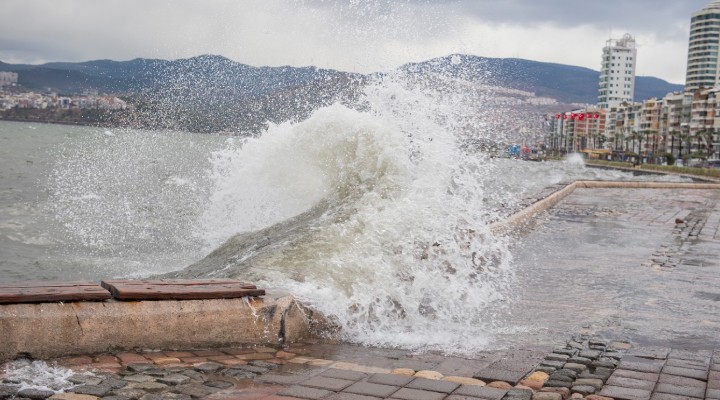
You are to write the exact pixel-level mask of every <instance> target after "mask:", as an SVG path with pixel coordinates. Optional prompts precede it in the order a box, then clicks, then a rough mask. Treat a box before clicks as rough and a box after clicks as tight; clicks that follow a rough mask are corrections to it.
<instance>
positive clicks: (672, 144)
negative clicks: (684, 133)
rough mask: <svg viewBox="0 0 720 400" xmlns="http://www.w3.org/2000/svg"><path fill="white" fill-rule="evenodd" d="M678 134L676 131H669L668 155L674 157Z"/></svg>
mask: <svg viewBox="0 0 720 400" xmlns="http://www.w3.org/2000/svg"><path fill="white" fill-rule="evenodd" d="M679 134H680V132H678V131H670V154H672V155H673V156H674V155H675V138H676V137H677V136H678V135H679Z"/></svg>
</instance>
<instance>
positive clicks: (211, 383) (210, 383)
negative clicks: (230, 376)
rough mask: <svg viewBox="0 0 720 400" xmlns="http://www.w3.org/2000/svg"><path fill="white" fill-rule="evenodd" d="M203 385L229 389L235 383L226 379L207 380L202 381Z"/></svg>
mask: <svg viewBox="0 0 720 400" xmlns="http://www.w3.org/2000/svg"><path fill="white" fill-rule="evenodd" d="M204 385H205V386H209V387H212V388H217V389H229V388H231V387H233V386H235V384H233V383H231V382H227V381H207V382H205V383H204Z"/></svg>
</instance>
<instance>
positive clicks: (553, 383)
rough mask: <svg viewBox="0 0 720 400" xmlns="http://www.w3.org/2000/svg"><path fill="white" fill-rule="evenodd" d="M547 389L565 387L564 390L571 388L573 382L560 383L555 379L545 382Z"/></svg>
mask: <svg viewBox="0 0 720 400" xmlns="http://www.w3.org/2000/svg"><path fill="white" fill-rule="evenodd" d="M545 386H546V387H564V388H571V387H572V386H573V382H572V381H559V380H555V379H550V380H548V381H547V382H545Z"/></svg>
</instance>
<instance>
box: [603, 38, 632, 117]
mask: <svg viewBox="0 0 720 400" xmlns="http://www.w3.org/2000/svg"><path fill="white" fill-rule="evenodd" d="M636 61H637V49H636V48H635V38H633V37H632V35H630V34H629V33H626V34H625V35H623V37H622V39H609V40H608V41H607V42H606V44H605V47H603V57H602V68H600V93H599V96H598V107H600V108H605V109H607V108H611V107H613V106H617V105H618V104H621V103H622V102H624V101H627V102H632V101H633V97H634V96H635V65H636Z"/></svg>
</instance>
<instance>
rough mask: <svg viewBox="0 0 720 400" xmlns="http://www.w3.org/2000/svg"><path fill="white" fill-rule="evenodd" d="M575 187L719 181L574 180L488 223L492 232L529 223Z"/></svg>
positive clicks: (638, 186) (714, 186) (674, 185)
mask: <svg viewBox="0 0 720 400" xmlns="http://www.w3.org/2000/svg"><path fill="white" fill-rule="evenodd" d="M577 188H583V189H686V190H687V189H706V190H720V183H685V182H638V181H631V182H628V181H574V182H571V183H569V184H567V185H565V186H564V187H563V188H562V189H559V190H557V191H555V192H553V193H552V194H550V195H548V196H546V197H545V198H543V199H540V200H538V201H536V202H535V203H533V204H531V205H529V206H528V207H526V208H524V209H522V210H520V211H518V212H516V213H514V214H512V215H510V216H509V217H508V218H506V219H505V220H504V221H499V222H495V223H493V224H491V225H490V230H491V231H492V232H493V233H494V234H496V235H497V234H508V233H510V232H512V231H513V230H515V229H517V228H519V227H521V226H523V225H525V224H527V223H529V222H530V221H531V220H532V219H534V218H535V217H536V216H537V215H538V214H539V213H541V212H543V211H546V210H548V209H550V208H551V207H553V206H555V205H556V204H557V203H559V202H560V201H562V200H563V199H564V198H565V197H567V196H569V195H570V194H571V193H572V192H574V191H575V189H577Z"/></svg>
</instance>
